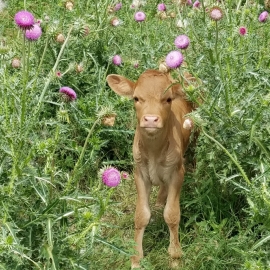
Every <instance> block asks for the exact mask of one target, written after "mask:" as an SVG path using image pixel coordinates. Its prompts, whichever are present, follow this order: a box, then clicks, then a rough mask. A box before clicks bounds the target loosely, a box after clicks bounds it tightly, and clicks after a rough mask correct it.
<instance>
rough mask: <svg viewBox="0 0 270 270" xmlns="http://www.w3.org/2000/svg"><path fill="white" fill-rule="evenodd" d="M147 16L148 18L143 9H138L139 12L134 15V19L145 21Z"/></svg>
mask: <svg viewBox="0 0 270 270" xmlns="http://www.w3.org/2000/svg"><path fill="white" fill-rule="evenodd" d="M145 18H146V15H145V13H144V12H142V11H138V12H136V13H135V15H134V19H135V21H137V22H143V21H144V20H145Z"/></svg>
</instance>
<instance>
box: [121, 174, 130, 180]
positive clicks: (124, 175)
mask: <svg viewBox="0 0 270 270" xmlns="http://www.w3.org/2000/svg"><path fill="white" fill-rule="evenodd" d="M121 177H122V179H128V178H129V173H128V172H121Z"/></svg>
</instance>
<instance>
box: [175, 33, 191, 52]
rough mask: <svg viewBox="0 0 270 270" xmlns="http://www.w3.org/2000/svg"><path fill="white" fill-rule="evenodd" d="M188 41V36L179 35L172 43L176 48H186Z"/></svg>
mask: <svg viewBox="0 0 270 270" xmlns="http://www.w3.org/2000/svg"><path fill="white" fill-rule="evenodd" d="M189 43H190V41H189V38H188V36H186V35H180V36H178V37H177V38H176V39H175V41H174V45H175V46H176V47H177V48H178V49H186V48H187V47H188V46H189Z"/></svg>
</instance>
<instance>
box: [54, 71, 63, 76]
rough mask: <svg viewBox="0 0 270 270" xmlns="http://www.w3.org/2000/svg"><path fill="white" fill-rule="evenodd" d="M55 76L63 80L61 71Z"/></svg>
mask: <svg viewBox="0 0 270 270" xmlns="http://www.w3.org/2000/svg"><path fill="white" fill-rule="evenodd" d="M55 76H56V77H57V78H61V77H62V73H61V71H59V70H58V71H56V72H55Z"/></svg>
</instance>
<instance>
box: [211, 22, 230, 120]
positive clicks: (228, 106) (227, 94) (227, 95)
mask: <svg viewBox="0 0 270 270" xmlns="http://www.w3.org/2000/svg"><path fill="white" fill-rule="evenodd" d="M215 24H216V40H215V53H216V61H217V63H218V67H219V72H220V76H221V79H222V84H223V87H224V90H225V101H226V102H225V104H226V110H227V113H228V115H229V116H230V115H231V108H230V107H231V106H230V94H229V89H228V86H227V84H226V82H225V77H224V74H223V67H222V65H221V61H220V54H219V51H218V22H217V21H215Z"/></svg>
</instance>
